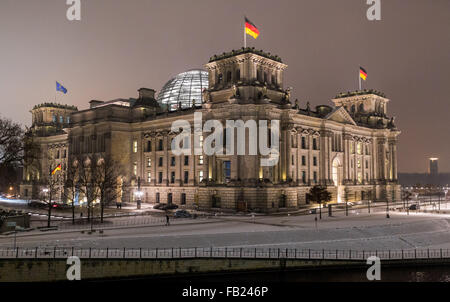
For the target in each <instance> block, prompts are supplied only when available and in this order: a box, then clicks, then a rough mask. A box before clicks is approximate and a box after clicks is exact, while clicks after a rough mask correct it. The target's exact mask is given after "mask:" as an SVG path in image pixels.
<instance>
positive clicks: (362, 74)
mask: <svg viewBox="0 0 450 302" xmlns="http://www.w3.org/2000/svg"><path fill="white" fill-rule="evenodd" d="M359 77H360V78H361V79H363V80H364V81H365V80H366V78H367V72H366V70H365V69H364V68H362V67H359Z"/></svg>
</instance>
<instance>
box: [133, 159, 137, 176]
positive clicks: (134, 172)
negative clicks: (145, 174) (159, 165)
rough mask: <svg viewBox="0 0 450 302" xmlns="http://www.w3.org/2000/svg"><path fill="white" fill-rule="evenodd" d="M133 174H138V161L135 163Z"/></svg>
mask: <svg viewBox="0 0 450 302" xmlns="http://www.w3.org/2000/svg"><path fill="white" fill-rule="evenodd" d="M133 174H134V176H136V175H137V162H134V163H133Z"/></svg>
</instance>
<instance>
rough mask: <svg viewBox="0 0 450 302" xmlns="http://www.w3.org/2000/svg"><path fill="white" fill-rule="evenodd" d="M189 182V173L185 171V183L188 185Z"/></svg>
mask: <svg viewBox="0 0 450 302" xmlns="http://www.w3.org/2000/svg"><path fill="white" fill-rule="evenodd" d="M188 182H189V171H184V183H185V184H187V183H188Z"/></svg>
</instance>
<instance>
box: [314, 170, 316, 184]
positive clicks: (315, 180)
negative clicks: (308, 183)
mask: <svg viewBox="0 0 450 302" xmlns="http://www.w3.org/2000/svg"><path fill="white" fill-rule="evenodd" d="M314 183H317V172H316V171H314Z"/></svg>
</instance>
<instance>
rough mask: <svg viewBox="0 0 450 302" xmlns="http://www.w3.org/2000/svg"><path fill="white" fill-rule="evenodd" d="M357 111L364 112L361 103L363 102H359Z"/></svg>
mask: <svg viewBox="0 0 450 302" xmlns="http://www.w3.org/2000/svg"><path fill="white" fill-rule="evenodd" d="M358 111H359V112H364V105H363V103H361V104H359V109H358Z"/></svg>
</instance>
